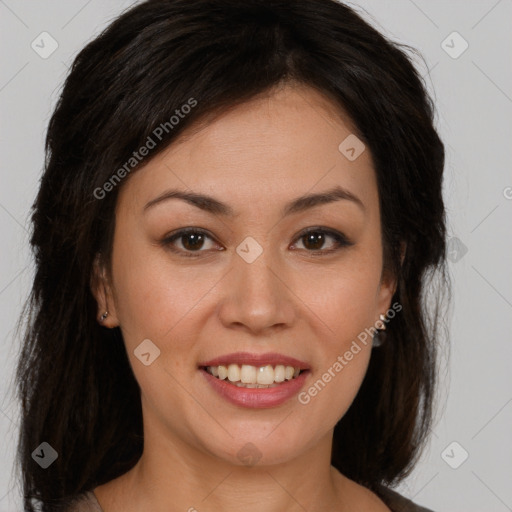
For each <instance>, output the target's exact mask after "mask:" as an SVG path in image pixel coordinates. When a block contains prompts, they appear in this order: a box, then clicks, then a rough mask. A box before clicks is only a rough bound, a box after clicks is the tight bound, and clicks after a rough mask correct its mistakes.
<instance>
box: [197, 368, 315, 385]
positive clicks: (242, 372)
mask: <svg viewBox="0 0 512 512" xmlns="http://www.w3.org/2000/svg"><path fill="white" fill-rule="evenodd" d="M201 369H202V370H204V371H206V372H207V373H209V374H210V375H213V377H215V378H217V379H219V380H224V381H226V382H229V383H230V384H233V385H234V386H237V387H240V388H253V389H265V388H275V387H279V386H281V385H282V384H283V383H286V382H287V381H291V380H294V379H296V378H297V377H298V376H299V375H300V374H301V373H303V372H305V371H308V370H302V369H301V368H298V367H294V366H287V365H282V364H277V365H264V366H252V365H249V364H242V365H238V364H230V365H227V366H226V365H218V366H202V367H201Z"/></svg>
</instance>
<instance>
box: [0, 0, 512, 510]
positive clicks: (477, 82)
mask: <svg viewBox="0 0 512 512" xmlns="http://www.w3.org/2000/svg"><path fill="white" fill-rule="evenodd" d="M132 3H133V2H132V1H124V2H123V1H120V0H108V1H103V2H101V1H100V0H89V1H84V0H70V1H67V2H58V1H57V0H46V1H45V2H35V1H29V0H0V34H1V35H0V37H1V40H0V52H1V63H2V67H1V71H0V102H1V120H2V122H1V128H0V130H1V131H0V158H1V186H0V235H1V252H0V371H1V375H2V379H1V382H2V386H1V391H0V393H1V394H0V437H1V438H2V439H3V441H4V442H2V443H0V444H1V448H0V457H1V462H0V512H7V511H13V510H20V506H19V503H20V499H19V492H20V490H19V484H18V483H17V481H16V480H15V477H14V474H13V472H12V463H13V460H14V450H15V443H16V436H17V421H18V406H17V403H16V401H15V399H14V398H13V391H14V388H13V385H12V380H11V379H12V375H13V368H14V365H15V360H16V356H17V351H18V347H19V341H18V340H17V339H16V338H15V336H14V335H15V332H14V327H15V322H16V320H17V318H18V316H19V314H20V311H21V306H22V303H23V301H24V299H25V297H26V295H27V293H28V290H29V285H30V281H31V277H32V275H33V270H32V264H31V259H30V253H29V251H28V237H29V235H28V220H29V209H30V206H31V204H32V201H33V199H34V197H35V194H36V191H37V186H38V180H39V176H40V174H41V171H42V165H43V161H44V154H43V140H44V133H45V130H46V126H47V122H48V120H49V116H50V114H51V111H52V109H53V107H54V105H55V102H56V100H57V97H58V93H59V91H60V88H61V86H62V83H63V80H64V78H65V76H66V73H67V71H68V67H69V65H70V64H71V62H72V60H73V58H74V56H75V55H76V53H77V52H78V50H79V49H80V48H82V46H83V45H84V44H85V43H86V42H87V41H89V40H91V39H92V38H93V37H94V36H95V35H96V34H98V33H99V32H100V31H101V30H102V29H103V28H104V27H105V26H106V25H107V24H108V23H109V22H110V21H111V20H112V19H113V17H115V16H116V15H117V14H119V13H120V12H121V11H122V10H124V9H126V8H127V7H129V6H130V5H131V4H132ZM352 5H353V6H355V7H356V8H357V9H358V10H360V11H362V12H363V14H364V16H365V17H366V19H368V20H369V21H370V22H371V23H372V24H374V25H375V26H376V27H377V28H378V29H380V30H381V31H383V32H384V33H386V34H387V35H388V36H390V37H391V38H393V39H394V40H397V41H399V42H403V43H407V44H410V45H412V46H413V47H416V48H418V49H419V50H420V51H421V52H422V54H423V55H424V58H425V62H422V61H421V60H419V61H418V67H419V68H420V69H421V70H422V73H423V74H425V78H426V80H427V83H428V84H429V88H430V90H431V91H432V92H433V94H434V95H435V100H436V104H437V109H438V127H439V130H440V133H441V136H442V137H443V140H444V141H445V143H446V148H447V162H446V180H445V198H446V204H447V209H448V216H449V232H450V236H451V237H453V239H452V240H451V242H450V247H451V249H452V250H451V252H450V259H451V261H450V263H449V269H450V273H451V275H452V279H453V283H454V290H453V291H454V293H453V306H452V308H451V309H450V310H449V311H448V322H449V327H450V332H451V334H450V337H451V349H450V350H451V357H450V359H447V358H446V357H444V358H443V360H442V361H441V362H442V368H443V371H442V377H441V379H442V380H441V396H440V408H439V414H438V417H439V420H438V422H437V423H436V426H435V428H434V429H433V433H432V439H431V442H430V444H429V447H428V449H427V450H426V451H425V453H424V455H423V457H422V459H421V461H420V463H419V464H418V466H417V468H416V469H415V471H414V472H413V474H412V475H411V476H410V477H409V478H408V479H407V480H406V481H405V482H404V483H403V485H401V487H400V488H399V489H400V491H401V492H403V493H404V494H405V495H407V496H409V497H412V498H413V499H414V500H415V501H417V502H419V503H421V504H423V505H425V506H428V507H430V508H432V509H434V510H435V511H438V512H454V511H455V512H459V511H460V512H462V511H464V512H477V511H478V512H481V511H484V510H485V511H486V512H505V511H507V510H509V511H512V486H511V485H510V483H511V475H512V436H511V434H512V429H511V426H512V382H511V378H510V374H511V373H510V371H509V366H510V362H511V361H512V357H511V356H512V343H511V341H512V340H511V338H512V336H511V329H510V325H511V319H512V265H511V263H512V244H511V241H512V237H511V236H510V235H511V229H510V227H511V220H512V219H511V217H512V173H511V172H510V164H511V157H512V155H511V152H510V141H511V140H512V133H511V131H512V130H511V122H510V120H511V113H512V71H511V65H510V64H511V62H510V49H511V47H512V46H511V43H512V31H511V29H510V26H511V21H512V1H511V0H499V1H496V0H480V1H475V0H473V1H467V0H457V1H451V2H446V1H441V0H439V1H427V0H414V1H413V0H387V1H383V0H362V1H357V2H354V3H353V4H352ZM363 10H364V11H363ZM44 31H46V32H48V33H49V34H51V36H52V37H53V38H54V39H55V40H56V41H57V43H58V48H57V50H56V51H55V52H54V53H53V54H52V55H50V56H49V57H48V58H46V59H43V58H41V57H40V56H39V55H38V54H37V53H36V52H35V51H34V50H33V49H32V47H31V43H32V42H33V41H34V40H35V42H36V43H38V42H39V43H38V44H39V45H40V46H42V43H41V42H40V40H41V38H40V37H38V36H39V35H40V34H41V33H42V32H44ZM454 31H457V32H458V33H459V34H460V36H461V37H462V38H463V39H461V38H460V37H459V36H457V35H451V36H450V34H452V33H453V32H454ZM448 36H449V37H448ZM464 40H465V41H467V43H468V45H469V47H468V48H467V50H466V51H465V52H464V53H462V54H460V55H459V53H460V51H461V50H462V49H463V48H464V46H465V44H464ZM45 41H46V42H45V44H44V46H45V49H46V50H48V49H49V48H50V42H49V40H48V39H47V40H45ZM443 41H445V43H442V42H443ZM36 43H34V44H36ZM450 54H451V55H450ZM454 57H457V58H454ZM466 250H467V252H466ZM445 352H446V351H445ZM453 442H456V443H457V444H455V445H454V444H452V443H453ZM34 448H35V447H34ZM466 452H467V454H468V458H467V460H465V461H463V459H464V457H465V454H466ZM457 466H458V467H457ZM455 467H457V468H456V469H454V468H455Z"/></svg>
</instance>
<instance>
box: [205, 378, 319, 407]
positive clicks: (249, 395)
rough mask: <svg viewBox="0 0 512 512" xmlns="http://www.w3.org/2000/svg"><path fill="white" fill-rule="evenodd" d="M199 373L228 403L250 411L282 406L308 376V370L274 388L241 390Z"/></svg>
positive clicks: (224, 381) (223, 381) (298, 389)
mask: <svg viewBox="0 0 512 512" xmlns="http://www.w3.org/2000/svg"><path fill="white" fill-rule="evenodd" d="M200 372H201V373H202V374H203V375H204V376H205V378H206V380H207V381H208V383H209V384H210V385H211V386H212V388H213V389H214V390H215V391H217V393H218V394H219V395H221V396H222V397H223V398H225V399H226V400H227V401H228V402H231V403H232V404H235V405H239V406H241V407H248V408H252V409H265V408H270V407H277V406H278V405H281V404H284V403H285V402H286V401H287V400H289V399H290V398H292V397H293V396H294V395H296V394H297V393H298V392H299V391H300V389H301V388H302V386H303V385H304V381H305V380H306V377H307V376H308V374H309V371H308V370H306V371H303V372H302V373H301V374H300V375H299V376H298V377H296V378H294V379H291V380H287V381H285V382H283V383H281V384H279V385H278V386H276V387H275V388H242V387H238V386H235V385H234V384H231V383H230V382H229V381H226V380H220V379H218V378H217V377H214V376H213V375H211V374H210V373H208V372H207V371H206V370H203V369H201V370H200Z"/></svg>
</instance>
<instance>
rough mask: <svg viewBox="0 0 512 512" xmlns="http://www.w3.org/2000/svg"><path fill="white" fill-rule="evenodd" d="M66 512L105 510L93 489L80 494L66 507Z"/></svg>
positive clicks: (99, 511)
mask: <svg viewBox="0 0 512 512" xmlns="http://www.w3.org/2000/svg"><path fill="white" fill-rule="evenodd" d="M66 512H103V510H102V508H101V507H100V504H99V503H98V500H97V499H96V496H95V495H94V493H93V492H92V491H88V492H84V493H82V494H79V495H78V496H77V497H76V498H75V499H74V500H73V502H72V503H71V504H70V505H69V507H68V508H67V509H66Z"/></svg>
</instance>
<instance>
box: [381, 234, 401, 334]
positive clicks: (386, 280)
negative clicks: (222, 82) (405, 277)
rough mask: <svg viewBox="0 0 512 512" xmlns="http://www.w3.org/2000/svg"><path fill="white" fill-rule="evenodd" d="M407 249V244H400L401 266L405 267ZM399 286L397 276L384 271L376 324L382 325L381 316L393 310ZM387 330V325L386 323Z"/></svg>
mask: <svg viewBox="0 0 512 512" xmlns="http://www.w3.org/2000/svg"><path fill="white" fill-rule="evenodd" d="M406 249H407V245H406V243H405V242H401V243H400V266H402V265H403V262H404V259H405V252H406ZM397 285H398V277H397V276H396V275H392V273H391V272H390V271H389V270H388V271H386V270H384V271H383V273H382V278H381V282H380V285H379V292H378V297H377V310H378V312H377V316H378V318H376V319H375V321H376V324H378V325H382V324H383V321H382V319H381V318H380V315H386V312H387V311H388V310H389V309H390V308H391V301H392V299H393V295H394V294H395V292H396V288H397ZM384 328H385V323H384Z"/></svg>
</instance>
